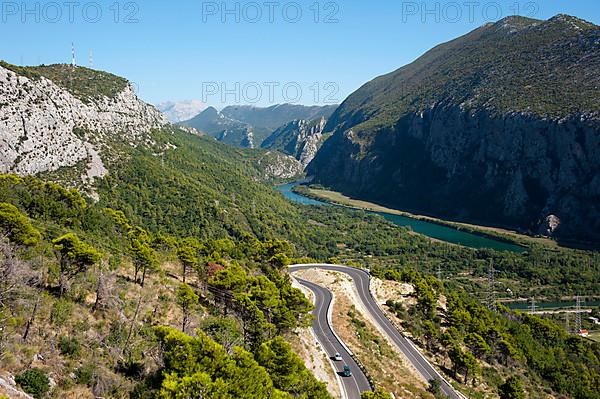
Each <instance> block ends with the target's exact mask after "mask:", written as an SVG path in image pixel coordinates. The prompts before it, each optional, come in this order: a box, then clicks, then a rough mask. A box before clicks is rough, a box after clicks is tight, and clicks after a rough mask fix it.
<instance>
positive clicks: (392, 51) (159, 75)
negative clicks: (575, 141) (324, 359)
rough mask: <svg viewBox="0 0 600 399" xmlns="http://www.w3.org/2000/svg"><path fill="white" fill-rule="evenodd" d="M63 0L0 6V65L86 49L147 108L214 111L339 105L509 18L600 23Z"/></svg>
mask: <svg viewBox="0 0 600 399" xmlns="http://www.w3.org/2000/svg"><path fill="white" fill-rule="evenodd" d="M68 1H69V0H64V1H62V0H59V1H57V2H47V1H41V2H34V1H26V2H24V3H23V2H21V1H15V2H11V1H2V2H0V7H1V15H0V37H1V38H2V39H1V40H0V59H4V60H6V61H8V62H11V63H14V64H24V65H32V64H40V63H45V64H50V63H58V62H70V60H71V42H72V41H74V42H75V46H76V50H77V58H78V63H79V64H80V65H88V57H89V56H88V54H89V52H90V50H92V51H93V59H94V64H93V65H94V68H96V69H102V70H106V71H110V72H112V73H115V74H117V75H120V76H124V77H126V78H127V79H129V80H130V81H132V82H135V84H136V86H138V87H139V94H140V96H141V97H142V98H143V99H144V100H146V101H148V102H152V103H158V102H162V101H165V100H183V99H205V100H207V102H209V103H210V104H212V105H215V106H218V107H220V106H222V105H223V98H222V97H223V96H222V94H223V93H222V89H223V86H225V87H226V88H227V89H229V90H231V91H232V92H237V93H238V94H237V96H238V97H239V98H235V97H236V96H235V95H234V94H227V95H226V96H225V99H224V100H225V101H224V102H225V103H228V104H231V103H238V102H239V103H248V102H255V103H256V104H257V105H270V104H272V103H280V102H283V101H285V100H286V99H288V100H296V99H297V97H298V96H297V95H296V90H297V88H300V89H301V90H302V97H301V98H300V99H298V101H297V102H299V103H304V104H312V103H315V102H317V103H325V102H329V101H331V100H338V101H342V100H343V99H344V98H345V97H346V96H347V95H348V94H350V93H351V92H352V91H354V90H356V89H357V88H358V87H360V86H361V85H362V84H363V83H365V82H366V81H368V80H370V79H372V78H374V77H376V76H378V75H380V74H383V73H386V72H390V71H392V70H395V69H397V68H398V67H400V66H402V65H404V64H407V63H409V62H411V61H412V60H414V59H415V58H417V57H418V56H419V55H421V54H422V53H424V52H425V51H427V50H428V49H430V48H431V47H433V46H435V45H436V44H439V43H441V42H445V41H448V40H450V39H452V38H455V37H457V36H459V35H462V34H464V33H466V32H468V31H470V30H472V29H475V28H476V27H478V26H480V25H482V24H483V23H485V22H489V21H495V20H497V19H499V18H501V17H505V16H508V15H513V14H515V13H517V12H518V13H519V14H520V15H525V16H527V15H531V14H533V15H534V16H535V17H536V18H539V19H547V18H549V17H551V16H553V15H555V14H558V13H566V14H571V15H575V16H578V17H580V18H583V19H586V20H589V21H591V22H594V23H596V24H600V7H599V6H598V3H597V0H571V1H551V0H538V1H536V2H530V1H517V0H508V1H504V0H496V1H487V0H482V1H470V0H464V1H463V0H458V1H445V0H442V1H427V2H425V3H424V2H423V1H414V2H412V1H401V0H389V1H384V0H373V1H368V2H367V1H354V0H343V1H337V2H329V1H328V0H322V1H317V0H308V1H304V0H297V2H293V1H285V0H283V1H279V0H273V1H270V0H264V1H263V0H257V1H256V2H251V1H245V0H240V1H230V0H219V1H216V2H210V1H207V2H204V1H202V0H195V1H191V0H183V1H173V2H169V1H157V0H144V1H138V2H128V1H121V2H119V1H116V0H108V1H103V0H98V1H97V2H92V1H85V0H84V1H77V0H74V1H72V2H71V3H70V4H71V5H68V4H69V3H68ZM24 4H25V5H26V7H23V5H24ZM36 4H37V6H36ZM257 6H258V7H257ZM225 8H226V9H227V10H229V12H228V11H227V10H225ZM117 9H118V10H119V12H118V13H117V12H116V11H117ZM316 9H319V13H318V14H317V13H316ZM298 10H300V11H301V13H302V15H301V17H299V16H298ZM98 11H100V12H101V14H102V15H99V14H98ZM258 13H261V14H262V16H259V14H258ZM236 19H238V20H239V21H236ZM294 21H297V22H294ZM326 22H329V23H326ZM237 83H239V89H236V84H237ZM315 83H316V84H317V85H316V86H315ZM329 83H333V84H329ZM286 84H288V86H287V93H284V85H286ZM328 84H329V85H328ZM257 87H258V88H259V89H260V91H259V90H257ZM244 88H245V91H244ZM317 88H319V91H318V93H317ZM212 92H216V93H215V94H210V93H212ZM270 92H272V93H273V95H274V96H273V98H270V97H271V96H270V95H269V94H270ZM334 92H335V93H334ZM284 95H285V96H286V97H284ZM328 95H329V97H328Z"/></svg>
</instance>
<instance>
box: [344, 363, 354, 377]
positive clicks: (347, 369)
mask: <svg viewBox="0 0 600 399" xmlns="http://www.w3.org/2000/svg"><path fill="white" fill-rule="evenodd" d="M342 375H343V376H344V377H352V371H350V366H348V365H347V364H344V371H342Z"/></svg>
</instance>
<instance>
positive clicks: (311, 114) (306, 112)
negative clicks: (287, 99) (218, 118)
mask: <svg viewBox="0 0 600 399" xmlns="http://www.w3.org/2000/svg"><path fill="white" fill-rule="evenodd" d="M336 108H337V105H325V106H319V105H313V106H305V105H298V104H279V105H273V106H271V107H267V108H260V107H253V106H250V105H241V106H240V105H236V106H229V107H225V108H223V111H222V113H223V115H225V116H227V117H229V118H232V119H236V120H238V121H242V122H245V123H248V124H249V125H252V126H254V127H256V128H260V129H266V130H270V131H274V130H275V129H277V128H279V127H280V126H283V125H284V124H286V123H288V122H290V121H293V120H298V119H305V120H314V119H321V118H325V119H327V118H329V117H330V116H331V114H332V113H333V112H334V111H335V109H336Z"/></svg>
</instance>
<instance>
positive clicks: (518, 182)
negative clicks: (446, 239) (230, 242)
mask: <svg viewBox="0 0 600 399" xmlns="http://www.w3.org/2000/svg"><path fill="white" fill-rule="evenodd" d="M531 43H535V49H533V50H531V51H534V53H533V54H529V53H525V52H526V49H527V48H529V47H528V46H531ZM507 60H508V61H507ZM599 66H600V29H599V28H598V27H596V26H594V25H591V24H589V23H586V22H585V21H581V20H578V19H576V18H573V17H568V16H557V17H555V18H553V19H551V20H550V21H535V20H526V19H520V18H517V19H515V18H509V19H507V20H503V21H501V22H499V23H497V24H493V25H487V26H485V27H482V28H480V29H478V30H476V31H475V32H472V33H471V34H469V35H467V36H465V37H462V38H460V39H457V40H455V41H453V42H450V43H447V44H445V45H442V46H439V47H437V48H436V49H434V50H432V51H431V52H429V53H427V54H426V55H424V56H423V57H422V58H421V59H419V60H417V61H416V62H415V63H413V64H411V65H409V66H407V67H404V68H402V69H400V70H398V71H397V72H395V73H393V74H390V75H386V76H385V77H381V78H377V79H375V80H374V81H373V82H370V83H368V84H366V85H365V86H363V88H361V89H360V90H359V91H358V92H357V93H355V94H353V95H352V96H350V97H349V98H348V100H347V101H346V102H344V104H342V105H341V106H340V109H339V110H338V111H336V113H334V115H333V116H332V119H331V120H330V122H329V123H328V126H327V127H326V130H330V131H333V132H334V134H333V136H332V137H331V138H330V139H329V140H328V141H326V142H325V144H324V145H323V147H322V149H321V150H320V151H319V153H318V154H317V157H316V158H315V160H314V161H313V162H312V163H311V164H310V165H309V168H308V172H309V175H314V176H315V178H316V180H317V181H318V182H320V183H323V184H326V185H328V186H332V187H334V188H336V189H338V190H342V191H344V192H346V193H348V194H351V195H354V196H357V197H360V198H366V199H370V200H374V201H377V202H381V203H385V204H387V205H391V206H394V207H398V208H402V209H407V210H412V211H415V212H419V213H426V214H431V215H434V216H441V217H445V218H451V219H457V220H464V221H472V222H478V223H485V224H492V225H500V226H506V227H512V228H517V229H521V230H524V231H528V232H532V233H538V232H539V231H543V232H544V233H546V234H553V235H555V236H556V237H557V238H559V239H562V240H566V241H568V240H576V241H586V242H595V243H598V242H600V84H599V82H598V80H599V78H598V74H597V73H596V72H597V71H598V70H599V69H598V67H599ZM594 71H596V72H594ZM423 75H425V77H424V76H423ZM444 75H445V76H446V77H444ZM507 77H510V79H508V78H507ZM558 221H560V222H558ZM550 225H551V226H550Z"/></svg>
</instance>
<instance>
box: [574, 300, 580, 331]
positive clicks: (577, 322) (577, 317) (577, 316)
mask: <svg viewBox="0 0 600 399" xmlns="http://www.w3.org/2000/svg"><path fill="white" fill-rule="evenodd" d="M579 333H581V297H580V296H579V295H577V304H576V305H575V334H579Z"/></svg>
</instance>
